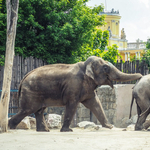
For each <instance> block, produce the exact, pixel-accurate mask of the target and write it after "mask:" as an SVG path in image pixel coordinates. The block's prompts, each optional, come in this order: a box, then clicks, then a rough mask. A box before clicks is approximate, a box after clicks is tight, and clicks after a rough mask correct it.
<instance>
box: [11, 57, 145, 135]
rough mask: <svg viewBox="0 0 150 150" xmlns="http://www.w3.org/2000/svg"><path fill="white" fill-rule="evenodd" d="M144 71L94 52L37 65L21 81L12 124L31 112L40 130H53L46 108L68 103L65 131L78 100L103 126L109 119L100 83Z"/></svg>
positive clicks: (14, 126)
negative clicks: (72, 60) (123, 69)
mask: <svg viewBox="0 0 150 150" xmlns="http://www.w3.org/2000/svg"><path fill="white" fill-rule="evenodd" d="M141 77H142V75H141V74H125V73H122V72H120V71H119V70H118V69H117V68H116V67H115V66H113V65H112V64H111V63H109V62H107V61H104V60H103V59H102V58H99V57H96V56H91V57H89V58H88V59H87V60H86V61H85V62H79V63H76V64H53V65H46V66H43V67H39V68H36V69H34V70H32V71H31V72H29V73H28V74H27V75H26V76H25V77H24V78H23V80H22V81H21V83H20V87H19V90H18V99H19V102H20V111H19V112H18V113H17V114H16V115H15V116H13V117H12V118H11V119H10V120H9V127H10V128H11V129H14V128H16V126H17V125H18V123H19V122H20V121H21V120H22V119H23V118H24V117H25V116H27V115H30V114H31V113H34V114H35V118H36V130H37V131H49V129H48V128H47V125H46V123H45V119H44V116H43V111H44V109H45V108H46V107H49V106H58V107H59V106H65V107H66V111H65V116H64V122H63V125H62V128H61V132H65V131H72V129H70V128H69V126H70V123H71V121H72V118H73V116H74V114H75V112H76V109H77V106H78V103H82V104H83V105H84V106H85V107H87V108H89V109H90V110H91V112H93V113H94V114H95V116H96V117H97V119H98V120H99V122H100V123H101V124H102V126H103V127H106V128H110V129H111V128H112V125H111V124H109V123H108V121H107V118H106V116H105V113H104V110H103V108H102V105H101V102H100V100H99V99H98V96H97V95H96V92H95V89H96V88H97V86H101V85H109V86H111V87H113V83H112V81H130V80H136V79H139V78H141Z"/></svg>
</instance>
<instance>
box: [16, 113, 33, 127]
mask: <svg viewBox="0 0 150 150" xmlns="http://www.w3.org/2000/svg"><path fill="white" fill-rule="evenodd" d="M16 128H17V129H31V126H30V120H29V117H28V116H27V117H25V118H24V119H23V120H22V121H21V122H20V123H19V124H18V125H17V127H16Z"/></svg>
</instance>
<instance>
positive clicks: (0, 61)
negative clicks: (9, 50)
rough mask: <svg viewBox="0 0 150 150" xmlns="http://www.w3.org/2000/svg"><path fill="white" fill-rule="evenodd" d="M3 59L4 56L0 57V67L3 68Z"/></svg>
mask: <svg viewBox="0 0 150 150" xmlns="http://www.w3.org/2000/svg"><path fill="white" fill-rule="evenodd" d="M4 62H5V57H4V55H0V66H4Z"/></svg>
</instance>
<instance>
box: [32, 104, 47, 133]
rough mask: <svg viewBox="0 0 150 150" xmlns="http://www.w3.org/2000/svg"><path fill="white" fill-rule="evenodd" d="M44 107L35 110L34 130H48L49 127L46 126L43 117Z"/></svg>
mask: <svg viewBox="0 0 150 150" xmlns="http://www.w3.org/2000/svg"><path fill="white" fill-rule="evenodd" d="M45 108H46V107H44V108H41V109H39V110H38V111H37V112H35V113H34V114H35V118H36V131H45V132H49V128H48V127H47V124H46V121H45V118H44V114H43V113H44V110H45Z"/></svg>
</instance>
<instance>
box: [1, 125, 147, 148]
mask: <svg viewBox="0 0 150 150" xmlns="http://www.w3.org/2000/svg"><path fill="white" fill-rule="evenodd" d="M73 130H74V132H66V133H64V132H63V133H62V132H59V130H51V132H36V131H35V130H19V129H18V130H9V132H8V133H0V150H150V132H149V131H122V129H120V128H113V129H111V130H110V129H106V128H100V129H99V130H90V129H78V128H74V129H73Z"/></svg>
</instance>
